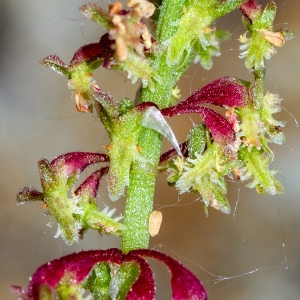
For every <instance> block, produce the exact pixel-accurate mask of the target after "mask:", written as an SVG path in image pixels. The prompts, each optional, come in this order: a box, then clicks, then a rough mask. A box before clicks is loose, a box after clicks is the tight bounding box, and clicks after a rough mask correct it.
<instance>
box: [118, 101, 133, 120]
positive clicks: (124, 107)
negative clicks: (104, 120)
mask: <svg viewBox="0 0 300 300" xmlns="http://www.w3.org/2000/svg"><path fill="white" fill-rule="evenodd" d="M131 109H133V102H132V100H131V99H130V98H123V99H122V100H121V102H120V104H119V116H123V115H124V114H126V113H127V112H128V111H129V110H131Z"/></svg>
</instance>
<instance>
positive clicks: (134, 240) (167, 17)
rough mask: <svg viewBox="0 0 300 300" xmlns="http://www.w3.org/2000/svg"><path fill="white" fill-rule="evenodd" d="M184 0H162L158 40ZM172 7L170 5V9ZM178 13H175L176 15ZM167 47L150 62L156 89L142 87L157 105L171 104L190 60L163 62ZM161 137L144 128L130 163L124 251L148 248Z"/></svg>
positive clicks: (145, 97) (167, 31)
mask: <svg viewBox="0 0 300 300" xmlns="http://www.w3.org/2000/svg"><path fill="white" fill-rule="evenodd" d="M183 4H184V1H182V0H171V1H164V2H163V4H162V6H161V12H160V16H159V21H158V28H157V33H158V37H159V38H160V41H165V40H166V39H168V38H170V37H171V36H172V34H173V32H174V30H176V26H174V23H175V21H176V20H177V18H179V14H180V13H181V12H182V9H183ZM170 7H172V8H173V9H169V8H170ZM177 15H178V16H177ZM166 51H167V50H166V49H164V50H162V51H161V52H159V53H158V54H157V55H156V56H154V57H153V65H155V66H157V70H158V75H159V76H160V77H161V79H162V82H160V83H157V82H156V83H155V91H154V92H151V91H150V89H149V88H145V89H143V91H142V95H141V102H146V101H151V102H153V103H155V104H157V105H158V106H159V107H160V108H164V107H168V106H169V105H170V100H171V94H172V88H173V87H174V85H175V84H176V82H177V81H178V80H179V78H180V76H181V75H182V73H183V72H184V71H185V70H186V67H187V66H188V63H189V62H190V60H187V63H186V64H184V66H183V67H181V68H180V70H176V69H177V68H178V67H177V66H175V65H170V66H168V65H167V63H166ZM161 146H162V137H161V135H160V134H159V133H157V132H156V131H154V130H149V129H143V131H142V133H141V135H140V138H139V143H138V147H139V148H140V151H141V161H138V162H135V163H134V164H133V165H132V170H131V173H130V185H129V187H128V190H127V199H126V206H125V212H124V225H125V226H126V228H127V230H126V231H125V232H124V234H123V235H122V244H121V250H122V251H123V252H124V253H127V252H128V251H130V250H132V249H140V248H148V245H149V239H150V235H149V232H148V220H149V216H150V214H151V212H152V209H153V198H154V190H155V180H156V173H157V166H158V163H159V157H160V151H161Z"/></svg>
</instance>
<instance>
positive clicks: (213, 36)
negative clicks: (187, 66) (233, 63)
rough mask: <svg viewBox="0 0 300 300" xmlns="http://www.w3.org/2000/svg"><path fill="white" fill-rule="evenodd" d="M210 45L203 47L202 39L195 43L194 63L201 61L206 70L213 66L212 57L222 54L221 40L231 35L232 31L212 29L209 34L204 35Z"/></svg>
mask: <svg viewBox="0 0 300 300" xmlns="http://www.w3.org/2000/svg"><path fill="white" fill-rule="evenodd" d="M204 36H205V38H206V40H207V41H208V42H209V45H208V46H207V47H206V48H203V46H202V45H201V43H200V41H199V40H197V41H196V43H195V45H194V51H195V53H196V57H195V60H194V63H197V62H199V61H200V64H201V66H202V67H203V68H204V69H205V70H210V69H211V68H212V66H213V61H212V57H213V56H220V55H221V53H220V44H219V43H220V42H221V41H223V40H226V39H228V38H229V37H230V33H229V32H228V31H226V30H216V31H215V30H212V31H211V32H210V33H209V34H205V35H204Z"/></svg>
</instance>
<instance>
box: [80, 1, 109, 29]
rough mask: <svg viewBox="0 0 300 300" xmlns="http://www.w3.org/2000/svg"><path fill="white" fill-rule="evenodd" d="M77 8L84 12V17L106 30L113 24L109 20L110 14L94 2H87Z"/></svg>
mask: <svg viewBox="0 0 300 300" xmlns="http://www.w3.org/2000/svg"><path fill="white" fill-rule="evenodd" d="M79 10H80V11H81V12H82V13H83V14H84V16H85V17H86V18H88V19H89V20H91V21H94V22H96V23H97V24H98V25H100V26H101V27H103V28H104V29H106V30H108V29H110V28H111V27H112V26H113V24H112V22H111V16H110V15H109V14H108V13H107V12H106V11H104V10H103V9H102V8H101V7H100V6H99V5H97V4H96V3H87V4H85V5H82V6H81V7H80V8H79Z"/></svg>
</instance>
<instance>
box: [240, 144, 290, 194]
mask: <svg viewBox="0 0 300 300" xmlns="http://www.w3.org/2000/svg"><path fill="white" fill-rule="evenodd" d="M238 154H239V159H240V160H242V161H243V162H244V165H245V167H246V170H243V173H244V175H243V176H242V177H241V179H242V180H247V179H250V178H251V179H253V181H252V182H251V183H250V184H248V185H247V186H248V187H250V188H253V187H256V190H257V192H258V193H260V194H262V193H264V194H265V193H268V194H271V195H276V194H281V193H283V191H284V189H283V186H282V184H281V183H280V182H279V181H278V180H277V179H276V178H275V177H274V174H276V173H277V172H276V171H271V170H269V164H270V162H271V161H270V157H269V156H268V155H267V154H266V153H265V152H264V150H258V149H257V148H256V147H252V148H251V150H249V149H248V148H247V147H243V148H240V149H239V152H238Z"/></svg>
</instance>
